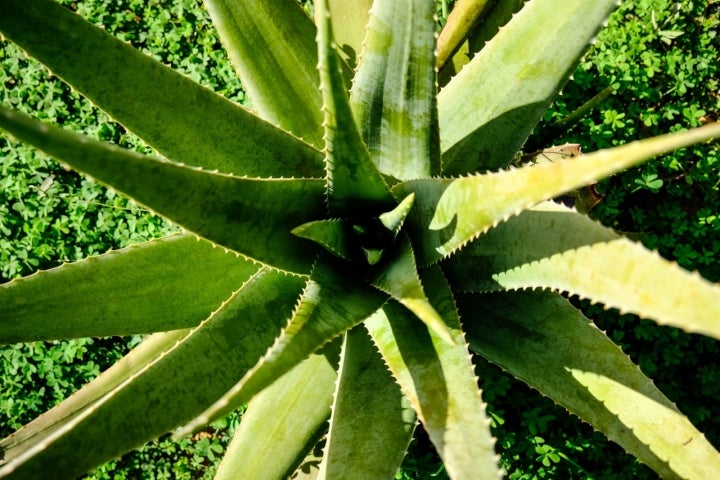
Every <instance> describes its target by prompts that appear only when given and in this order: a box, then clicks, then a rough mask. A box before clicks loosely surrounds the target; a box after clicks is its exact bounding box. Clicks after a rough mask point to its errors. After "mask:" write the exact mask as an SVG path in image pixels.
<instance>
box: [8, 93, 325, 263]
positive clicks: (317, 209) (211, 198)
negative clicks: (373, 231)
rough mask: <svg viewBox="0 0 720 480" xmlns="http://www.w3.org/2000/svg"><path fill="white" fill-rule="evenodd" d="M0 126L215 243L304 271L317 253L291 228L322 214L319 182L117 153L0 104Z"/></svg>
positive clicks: (125, 151) (121, 151) (125, 152)
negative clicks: (227, 171)
mask: <svg viewBox="0 0 720 480" xmlns="http://www.w3.org/2000/svg"><path fill="white" fill-rule="evenodd" d="M0 128H5V129H6V130H8V131H9V132H10V133H11V134H13V135H14V136H16V137H17V138H19V139H20V140H23V141H25V142H28V143H32V144H34V145H35V146H37V147H38V148H40V149H42V150H43V151H45V152H47V153H48V154H50V155H52V156H54V157H56V158H58V159H60V160H62V161H63V162H65V163H67V164H69V165H71V166H72V167H73V168H76V169H77V170H79V171H81V172H84V173H87V174H88V175H90V176H92V177H94V178H96V179H97V180H99V181H101V182H103V183H105V184H107V185H109V186H111V187H113V188H115V189H116V190H118V191H120V192H123V193H125V194H126V195H128V196H129V197H131V198H133V199H135V200H137V201H138V202H139V203H142V204H143V205H146V206H147V207H149V208H151V209H153V210H155V211H156V212H158V213H160V214H161V215H164V216H165V217H167V218H169V219H170V220H172V221H173V222H175V223H178V224H179V225H182V226H183V227H185V228H187V229H188V230H190V231H192V232H194V233H197V234H198V235H200V236H201V237H203V238H206V239H208V240H210V241H212V242H215V243H217V244H219V245H222V246H225V247H227V248H230V249H232V250H235V251H236V252H238V253H241V254H243V255H246V256H248V257H250V258H253V259H255V260H258V261H261V262H263V263H266V264H268V265H272V266H274V267H277V268H280V269H286V270H289V271H292V272H297V273H308V272H309V270H310V266H311V263H312V261H313V259H314V257H315V255H316V253H317V252H316V251H315V250H313V249H311V248H308V244H307V243H306V242H303V241H301V240H299V239H298V238H297V237H295V236H294V235H292V234H291V233H290V230H292V228H293V227H294V226H297V225H300V224H302V223H305V222H308V221H310V220H314V219H317V218H321V217H322V216H323V214H324V212H325V200H324V189H325V186H324V183H325V182H324V181H323V180H314V179H250V178H240V177H235V176H232V175H227V174H221V173H214V172H208V171H203V170H200V169H197V168H192V167H187V166H183V165H178V164H175V163H172V162H168V161H164V160H161V159H157V158H154V157H150V156H145V155H140V154H138V153H135V152H132V151H129V150H123V149H120V148H117V147H115V146H112V145H108V144H104V143H101V142H97V141H94V140H90V139H88V138H86V137H82V136H80V135H77V134H74V133H70V132H68V131H65V130H62V129H60V128H57V127H51V126H48V125H44V124H42V123H40V122H38V121H36V120H32V119H31V118H30V117H27V116H26V115H24V114H21V113H19V112H15V111H13V110H7V109H4V108H2V107H0Z"/></svg>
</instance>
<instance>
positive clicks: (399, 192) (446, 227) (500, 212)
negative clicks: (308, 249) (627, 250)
mask: <svg viewBox="0 0 720 480" xmlns="http://www.w3.org/2000/svg"><path fill="white" fill-rule="evenodd" d="M718 136H720V124H717V123H716V124H710V125H707V126H705V127H701V128H696V129H692V130H688V131H685V132H681V133H674V134H669V135H663V136H660V137H655V138H650V139H646V140H641V141H637V142H632V143H629V144H627V145H623V146H620V147H615V148H611V149H607V150H600V151H597V152H593V153H590V154H588V155H582V156H580V157H574V158H566V159H562V160H558V161H556V162H554V163H552V162H543V163H541V164H537V165H529V166H525V167H523V168H521V169H511V170H506V171H500V172H493V173H486V174H483V175H473V176H470V177H463V178H458V179H450V178H433V179H424V180H416V181H410V182H405V183H402V184H399V185H397V186H395V187H394V188H393V194H395V195H396V196H404V195H408V194H410V193H415V195H416V200H415V206H414V207H413V209H412V210H411V212H410V216H409V222H408V224H409V226H410V228H411V232H412V235H411V237H412V238H413V239H414V241H416V244H415V245H414V246H415V253H416V255H417V257H418V262H419V263H420V264H421V265H427V264H429V263H432V262H435V261H437V260H439V259H440V258H442V257H445V256H447V255H450V254H451V253H453V252H454V251H456V250H458V249H459V248H461V247H462V246H463V245H465V244H466V243H468V242H469V241H471V240H473V239H474V238H476V237H477V236H479V235H480V234H482V233H484V232H486V231H487V230H488V229H489V228H490V227H492V226H494V225H497V224H498V223H499V222H501V221H503V220H506V219H507V218H509V217H510V216H512V215H516V214H517V213H519V212H520V211H522V210H524V209H527V208H529V207H531V206H532V205H534V204H537V203H539V202H541V201H543V200H547V199H549V198H553V197H556V196H558V195H560V194H562V193H564V192H567V191H570V190H573V189H575V188H578V187H580V186H583V185H587V184H588V183H592V182H593V181H596V180H597V179H600V178H602V177H605V176H608V175H611V174H613V173H615V172H617V171H620V170H623V169H626V168H628V167H631V166H633V165H636V164H638V163H641V162H643V161H645V160H648V159H650V158H652V157H653V156H655V155H659V154H661V153H664V152H667V151H669V150H674V149H678V148H682V147H686V146H688V145H692V144H694V143H699V142H702V141H706V140H708V139H711V138H715V137H718Z"/></svg>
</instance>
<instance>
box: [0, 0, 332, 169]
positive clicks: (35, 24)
mask: <svg viewBox="0 0 720 480" xmlns="http://www.w3.org/2000/svg"><path fill="white" fill-rule="evenodd" d="M0 11H2V12H3V14H2V16H0V32H2V34H3V35H4V36H5V37H7V38H8V39H10V40H12V41H13V42H15V43H17V44H18V45H19V46H20V47H21V48H23V49H24V50H25V51H26V52H27V53H28V54H29V55H32V56H33V57H35V58H36V59H38V60H40V61H41V62H42V63H44V64H45V65H46V66H47V67H48V68H50V70H51V71H52V72H53V73H54V74H55V75H58V76H59V77H60V78H62V79H63V80H65V81H66V82H68V83H69V84H70V85H72V86H73V87H74V88H76V89H77V90H78V91H80V92H81V93H83V94H84V95H85V96H86V97H87V98H89V99H90V100H91V101H92V102H93V103H95V104H96V105H98V106H99V107H100V108H102V109H103V110H105V111H106V112H107V113H109V114H110V115H111V116H112V117H113V118H115V119H116V120H117V121H119V122H120V123H122V124H123V125H124V126H126V127H127V128H128V129H130V130H131V131H132V132H133V133H135V134H136V135H138V136H139V137H141V138H142V139H143V140H145V141H146V142H147V143H149V144H150V145H152V146H153V147H155V148H156V149H157V150H158V151H159V152H160V153H162V154H163V155H165V156H166V157H167V158H169V159H172V160H174V161H176V162H182V163H186V164H188V165H194V166H199V167H203V168H206V169H210V170H212V169H218V170H220V171H223V172H225V173H233V174H236V175H252V176H263V177H280V176H286V177H287V176H297V177H317V178H321V177H323V176H324V175H323V164H322V156H321V155H320V154H319V152H318V151H317V150H315V149H314V148H312V147H310V146H308V145H306V144H305V143H303V142H301V141H299V140H298V139H296V138H293V137H292V136H291V135H288V134H286V133H285V132H283V131H281V130H279V129H277V128H275V127H273V126H272V125H270V124H268V123H266V122H263V121H261V120H259V119H258V118H257V117H255V116H254V115H252V114H251V113H249V112H247V111H245V110H244V109H243V108H242V107H240V106H238V105H236V104H234V103H232V102H230V101H228V100H226V99H224V98H223V97H221V96H219V95H217V94H215V93H213V92H211V91H210V90H208V89H206V88H204V87H201V86H200V85H198V84H197V83H195V82H193V81H192V80H190V79H189V78H187V77H186V76H184V75H182V74H180V73H178V72H175V71H173V70H171V69H170V68H168V67H166V66H164V65H162V64H161V63H159V62H157V61H156V60H154V59H152V58H150V57H148V56H146V55H144V54H142V53H140V52H139V51H137V50H136V49H134V48H133V47H131V46H130V45H129V44H127V43H125V42H123V41H121V40H119V39H116V38H115V37H113V36H112V35H110V34H108V33H107V32H105V31H104V30H103V29H101V28H98V27H96V26H94V25H92V24H90V23H89V22H87V21H85V20H84V19H82V18H81V17H80V16H78V15H75V14H73V13H72V12H70V11H69V10H68V9H66V8H65V7H63V6H61V5H60V4H58V3H56V2H53V1H50V0H27V1H23V2H16V1H13V0H0Z"/></svg>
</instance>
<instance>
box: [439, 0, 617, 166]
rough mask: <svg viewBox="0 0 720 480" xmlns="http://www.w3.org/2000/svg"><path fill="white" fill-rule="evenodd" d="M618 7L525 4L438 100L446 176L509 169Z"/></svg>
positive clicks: (550, 0) (604, 0)
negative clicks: (507, 167)
mask: <svg viewBox="0 0 720 480" xmlns="http://www.w3.org/2000/svg"><path fill="white" fill-rule="evenodd" d="M617 4H618V2H617V0H594V1H592V2H568V1H567V0H530V1H528V2H527V3H526V4H525V6H524V7H523V8H522V9H521V10H520V12H518V13H517V14H516V15H515V16H514V17H513V18H512V19H511V20H510V22H509V23H508V24H507V25H505V27H504V28H503V29H502V30H500V31H499V32H498V33H497V34H496V35H495V36H494V37H493V38H492V40H491V41H490V42H489V43H488V44H487V45H485V47H484V48H483V49H482V50H481V51H480V52H479V53H478V54H477V55H475V57H474V58H473V59H472V60H471V61H470V63H469V64H467V65H466V66H465V67H464V68H463V69H462V70H461V71H460V73H459V74H458V75H457V76H455V78H453V79H452V81H450V83H448V84H447V85H446V86H445V87H444V88H443V89H442V90H441V91H440V94H439V95H438V112H439V117H440V135H441V139H440V140H441V145H442V152H443V156H442V165H443V173H444V174H447V175H457V174H465V173H469V172H475V171H478V170H490V169H497V168H499V167H504V166H507V165H508V163H509V162H510V160H512V158H513V156H514V155H515V153H517V151H518V150H520V147H521V146H522V144H523V143H525V140H526V139H527V137H528V136H529V135H530V133H531V132H532V129H533V128H534V127H535V124H536V123H537V122H538V120H540V117H541V116H542V114H543V113H544V112H545V110H546V109H547V108H548V106H549V105H550V103H551V102H552V101H553V99H554V98H555V96H556V95H557V93H558V92H559V91H560V89H561V88H562V86H563V85H564V84H565V82H566V81H567V79H568V78H569V77H570V74H571V73H572V72H573V70H574V68H575V66H576V64H577V62H578V61H579V59H580V57H581V56H582V54H583V52H585V50H586V49H587V47H588V46H589V45H590V42H591V41H592V39H593V38H594V37H595V35H596V34H597V32H598V31H599V30H600V27H602V25H603V24H604V23H605V21H606V20H607V17H608V16H609V15H610V12H612V10H613V9H615V8H616V7H617ZM518 52H522V54H521V55H518Z"/></svg>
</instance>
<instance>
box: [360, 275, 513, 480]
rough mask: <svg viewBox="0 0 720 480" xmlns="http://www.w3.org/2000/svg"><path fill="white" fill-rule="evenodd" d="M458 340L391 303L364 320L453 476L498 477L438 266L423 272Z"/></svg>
mask: <svg viewBox="0 0 720 480" xmlns="http://www.w3.org/2000/svg"><path fill="white" fill-rule="evenodd" d="M423 274H424V275H423V281H424V282H425V283H426V285H428V293H429V296H430V299H431V301H432V302H433V304H434V305H437V306H438V309H439V311H440V312H441V314H442V318H443V319H445V321H446V322H447V328H449V329H450V330H451V332H452V335H453V340H454V342H453V344H452V345H451V344H449V343H448V342H446V341H444V340H443V339H441V338H440V337H439V336H438V335H437V334H435V332H434V331H432V330H428V329H425V328H418V323H417V321H416V320H415V319H414V318H413V317H412V316H411V315H409V313H408V312H407V310H405V309H404V308H403V307H402V306H400V305H399V304H397V303H394V302H389V303H388V304H386V305H385V306H384V307H383V308H382V310H379V311H378V312H377V313H375V314H374V315H373V316H372V317H370V318H369V319H368V320H366V321H365V326H366V327H367V329H368V331H369V332H370V335H371V336H372V339H373V341H374V342H375V344H376V345H377V347H378V349H379V350H380V353H381V354H382V356H383V358H384V359H385V362H386V363H387V365H388V367H389V368H390V371H391V372H392V374H393V376H394V377H395V378H396V379H397V381H398V383H399V384H400V388H401V389H402V391H403V393H404V394H405V396H406V397H407V398H408V399H409V400H410V403H411V404H412V406H413V408H414V409H415V411H416V412H417V414H418V417H419V418H420V421H422V423H423V426H424V427H425V430H427V432H428V434H429V435H430V439H431V440H432V442H433V444H434V445H435V448H436V449H437V451H438V453H439V454H440V457H441V458H442V460H443V463H444V464H445V467H446V468H447V471H448V473H449V474H450V478H453V479H465V478H477V479H490V478H493V479H498V478H500V477H501V475H500V472H499V471H498V468H497V467H496V466H495V465H496V459H495V450H494V448H493V444H494V442H493V439H492V437H491V435H490V427H489V422H488V420H487V418H486V416H485V408H484V405H483V403H482V400H481V399H480V391H479V389H478V387H477V379H476V377H475V373H474V369H473V365H472V363H471V361H470V355H469V353H468V351H467V344H466V343H465V340H464V338H463V333H462V330H461V327H460V321H459V319H458V316H457V311H456V309H455V303H454V300H453V298H452V293H451V292H450V288H449V287H448V285H447V283H446V282H445V280H444V278H443V274H442V272H441V271H440V269H439V268H437V267H430V268H428V269H426V270H425V271H424V272H423Z"/></svg>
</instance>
